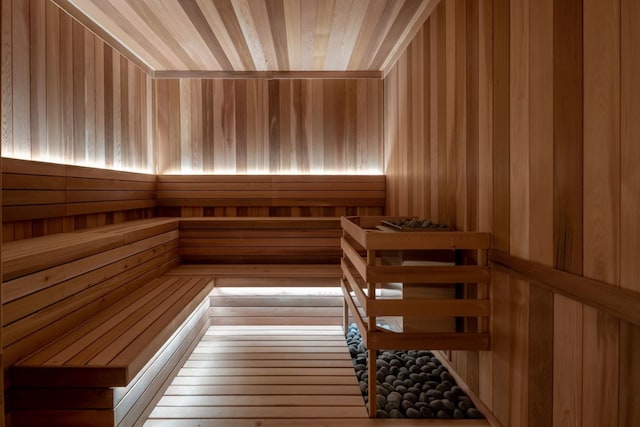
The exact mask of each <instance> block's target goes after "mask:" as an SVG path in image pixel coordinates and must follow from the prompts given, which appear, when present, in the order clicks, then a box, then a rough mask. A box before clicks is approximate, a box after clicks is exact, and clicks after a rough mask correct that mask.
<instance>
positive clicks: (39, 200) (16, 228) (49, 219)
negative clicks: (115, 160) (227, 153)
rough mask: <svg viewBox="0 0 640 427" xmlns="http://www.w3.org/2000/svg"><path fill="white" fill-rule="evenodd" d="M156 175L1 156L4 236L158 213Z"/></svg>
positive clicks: (8, 238)
mask: <svg viewBox="0 0 640 427" xmlns="http://www.w3.org/2000/svg"><path fill="white" fill-rule="evenodd" d="M155 206H156V176H155V175H149V174H142V173H132V172H121V171H113V170H105V169H96V168H89V167H80V166H70V165H60V164H54V163H43V162H34V161H28V160H17V159H9V158H3V159H2V221H3V236H2V238H3V240H4V241H5V242H6V241H13V240H20V239H25V238H30V237H37V236H43V235H48V234H55V233H62V232H70V231H76V230H80V229H85V228H90V227H96V226H101V225H107V224H114V223H120V222H124V221H131V220H136V219H141V218H150V217H153V216H154V209H155Z"/></svg>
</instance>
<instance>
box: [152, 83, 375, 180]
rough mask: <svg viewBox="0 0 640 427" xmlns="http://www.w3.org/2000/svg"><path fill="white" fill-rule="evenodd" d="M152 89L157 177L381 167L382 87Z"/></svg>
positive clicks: (182, 85) (289, 85) (262, 85)
mask: <svg viewBox="0 0 640 427" xmlns="http://www.w3.org/2000/svg"><path fill="white" fill-rule="evenodd" d="M168 87H171V88H174V90H175V92H172V91H171V90H170V91H169V95H168V96H167V88H168ZM154 91H155V98H156V105H155V114H156V116H157V117H156V129H155V138H156V140H157V141H158V144H159V146H160V149H159V156H160V159H159V170H160V172H161V173H166V172H169V171H171V172H173V173H175V172H181V171H182V172H185V173H211V172H218V173H236V172H237V173H260V172H261V173H270V172H271V173H282V172H285V173H286V172H296V173H336V172H338V173H340V172H352V173H354V172H355V173H357V172H363V173H371V172H376V171H381V169H382V165H381V163H382V156H381V154H380V152H381V149H382V111H381V103H382V82H381V81H376V80H369V79H355V80H340V79H328V80H297V79H292V80H286V79H282V80H263V79H242V80H207V79H156V80H155V81H154ZM167 123H168V124H167ZM167 150H168V151H167Z"/></svg>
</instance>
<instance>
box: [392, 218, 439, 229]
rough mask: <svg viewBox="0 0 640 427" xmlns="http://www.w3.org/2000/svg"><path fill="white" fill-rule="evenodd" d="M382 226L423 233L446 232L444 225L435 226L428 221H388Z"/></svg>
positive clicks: (413, 219) (411, 219)
mask: <svg viewBox="0 0 640 427" xmlns="http://www.w3.org/2000/svg"><path fill="white" fill-rule="evenodd" d="M383 224H386V225H390V226H392V227H393V228H397V229H399V230H414V231H415V230H424V231H448V230H449V226H448V225H446V224H436V223H435V222H432V221H431V220H430V219H415V218H409V219H388V220H385V221H384V222H383Z"/></svg>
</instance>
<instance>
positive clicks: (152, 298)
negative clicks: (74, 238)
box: [9, 276, 213, 426]
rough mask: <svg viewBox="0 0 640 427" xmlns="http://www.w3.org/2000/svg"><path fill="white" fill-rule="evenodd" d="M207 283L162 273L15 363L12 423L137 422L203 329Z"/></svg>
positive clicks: (12, 384)
mask: <svg viewBox="0 0 640 427" xmlns="http://www.w3.org/2000/svg"><path fill="white" fill-rule="evenodd" d="M212 288H213V285H212V281H211V280H210V279H209V278H202V277H180V276H161V277H159V278H157V279H154V280H151V281H150V282H149V283H148V284H146V285H144V286H142V287H140V288H138V289H136V290H135V291H134V292H132V293H130V294H129V295H128V296H127V298H124V299H121V300H119V301H117V302H116V303H114V304H112V305H110V306H109V307H107V308H106V309H104V310H103V311H101V312H99V313H98V314H97V315H95V316H94V317H92V318H90V319H89V320H87V321H86V322H84V323H83V324H81V325H80V326H78V327H77V328H75V329H73V330H72V331H70V332H69V333H67V334H65V335H63V336H62V337H60V338H58V339H56V340H55V341H53V342H52V343H51V344H49V345H47V346H45V347H43V348H42V349H40V350H38V351H36V352H34V353H32V354H31V355H29V356H28V357H25V358H24V359H22V360H20V361H19V362H17V363H16V364H15V365H13V366H12V368H11V372H10V382H11V388H10V390H9V405H10V408H11V424H12V425H13V426H37V425H43V426H44V425H46V426H70V425H91V426H131V425H134V424H135V423H136V422H139V421H143V420H144V417H146V415H147V414H148V413H149V412H150V411H151V409H152V408H153V405H155V403H156V402H157V400H158V399H159V398H160V397H161V395H162V393H163V392H164V389H165V388H166V387H167V386H168V383H169V382H170V380H171V379H172V378H173V376H174V374H175V372H174V371H177V369H179V368H180V367H181V366H182V363H183V362H184V360H185V358H186V357H187V356H188V355H189V354H190V353H191V351H192V350H193V347H194V346H195V344H197V342H198V340H199V339H200V338H201V337H202V335H204V333H205V331H206V329H207V328H208V327H209V317H208V309H209V293H210V292H211V290H212ZM141 418H142V419H141Z"/></svg>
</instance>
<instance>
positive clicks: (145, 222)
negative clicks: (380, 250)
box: [0, 0, 640, 427]
mask: <svg viewBox="0 0 640 427" xmlns="http://www.w3.org/2000/svg"><path fill="white" fill-rule="evenodd" d="M1 23H2V26H1V30H0V31H1V52H0V53H1V59H0V61H1V70H0V74H1V87H2V93H1V117H2V120H1V134H2V151H1V153H2V164H1V172H2V189H1V191H2V239H1V240H2V274H1V276H2V297H1V298H2V304H1V309H0V310H1V311H0V315H1V318H2V329H1V338H2V346H1V350H0V356H1V358H2V366H3V368H4V375H3V376H1V377H0V380H2V381H3V386H2V390H4V393H3V399H2V400H0V408H2V409H3V413H4V415H5V416H4V418H2V419H0V425H7V426H11V425H16V426H19V425H26V426H37V425H87V426H91V425H96V426H102V425H121V426H133V425H142V424H144V422H145V417H147V416H149V414H150V411H151V410H152V409H153V407H154V405H155V404H156V403H157V402H158V400H159V399H160V397H161V392H162V391H163V390H165V389H166V388H167V386H168V385H169V384H170V383H171V379H172V378H173V376H175V375H176V373H177V372H178V371H179V369H180V366H181V364H182V363H184V361H185V360H186V359H185V358H186V357H187V356H188V353H190V352H191V350H193V348H194V346H195V345H196V343H197V341H198V340H199V339H200V338H201V337H202V336H203V334H204V333H205V332H204V331H205V330H207V327H209V326H210V325H215V324H216V322H218V321H219V322H224V319H222V318H220V319H218V318H216V317H211V316H209V313H212V311H211V310H214V309H215V307H213V308H212V307H210V306H209V304H210V299H209V296H208V295H209V294H210V293H211V292H212V291H214V290H216V289H226V288H224V286H228V287H229V288H233V286H234V284H236V285H238V284H239V283H240V282H242V280H244V279H246V280H249V282H246V280H245V282H242V283H244V285H242V286H246V284H247V283H254V284H255V283H258V282H261V283H270V284H271V285H272V286H276V285H280V286H296V282H297V281H300V280H301V278H305V280H307V283H311V284H315V285H317V286H320V287H322V286H324V285H325V284H326V283H327V282H332V283H334V285H335V286H340V279H341V278H342V277H343V273H342V272H341V270H340V260H341V257H342V250H341V246H340V245H341V243H340V237H341V236H342V235H343V234H342V231H341V229H340V221H341V218H342V217H345V218H346V217H358V218H361V219H362V218H368V217H381V216H386V217H416V218H421V219H431V220H432V221H433V222H436V223H440V224H446V225H447V226H449V227H451V228H453V229H455V230H457V231H459V232H465V233H475V232H478V233H489V234H488V235H490V239H491V244H490V248H489V249H488V251H487V253H486V260H485V261H486V265H487V270H488V271H489V274H490V280H488V286H485V287H473V286H470V287H466V288H465V292H466V296H467V297H472V298H481V297H484V298H486V299H487V300H488V301H489V303H487V304H488V305H487V306H486V307H488V308H487V310H488V312H487V314H488V316H487V318H488V320H487V321H486V323H485V324H484V326H485V328H486V334H487V336H488V337H490V339H489V340H488V341H487V343H486V346H485V347H483V349H481V350H478V349H474V350H460V349H450V350H447V349H444V348H443V349H437V348H434V349H433V350H442V351H441V352H440V356H441V357H442V358H443V359H446V362H447V363H448V365H449V366H450V367H451V372H452V373H454V374H455V375H456V377H457V378H458V380H459V382H460V383H461V384H463V385H464V387H465V388H466V389H467V390H468V391H469V392H470V393H471V394H472V395H473V397H474V399H475V401H476V402H477V403H478V405H479V406H478V407H479V408H481V409H482V411H483V412H484V415H485V417H486V419H485V420H482V421H479V420H475V421H472V420H467V421H454V420H450V421H447V420H438V421H415V422H413V424H406V425H422V424H424V425H433V426H445V425H468V426H471V425H474V426H475V425H492V426H504V427H507V426H513V427H524V426H536V427H537V426H597V427H602V426H609V427H614V426H619V427H632V426H640V262H639V260H640V168H639V167H638V165H639V164H640V79H639V76H640V25H639V24H640V2H638V1H637V0H161V1H160V0H112V1H102V0H2V8H1ZM356 252H357V251H356ZM256 266H262V270H260V269H259V268H258V267H256ZM265 266H266V267H265ZM269 266H272V267H273V268H270V267H269ZM276 266H278V268H279V269H280V270H279V271H278V272H277V273H274V271H275V270H277V269H278V268H276ZM283 266H284V267H283ZM198 269H200V270H198ZM218 275H219V277H218ZM243 275H244V276H252V277H244V279H243ZM212 278H213V280H211V279H212ZM251 280H253V282H251ZM242 286H241V285H238V287H242ZM258 304H259V303H258ZM327 310H329V309H327ZM331 310H334V311H335V310H341V309H340V308H337V307H334V308H331ZM320 311H322V310H320ZM320 311H319V312H320ZM338 317H340V315H338ZM91 340H93V341H91ZM89 342H91V344H89ZM428 345H429V344H428V343H425V346H428ZM352 376H353V375H352ZM354 381H355V380H354ZM356 384H357V382H356ZM158 392H160V395H157V393H158ZM329 397H330V396H329ZM229 405H230V406H232V405H233V403H230V404H229ZM361 406H362V408H364V402H363V403H362V404H361ZM316 409H317V408H316ZM193 411H196V409H193ZM324 412H327V411H326V410H325V411H324ZM329 412H330V411H329ZM194 413H195V412H194ZM314 413H316V414H317V418H318V420H314V419H307V420H304V421H300V420H297V421H296V420H289V421H286V420H279V421H278V420H273V419H272V420H270V419H269V417H268V416H261V419H260V420H259V421H256V420H248V419H235V420H227V421H224V422H223V421H220V422H217V423H216V422H215V421H210V422H209V424H207V423H202V424H196V421H193V420H192V421H189V420H188V419H187V420H182V421H179V420H173V421H170V422H168V423H165V424H159V423H158V424H147V425H158V426H159V425H163V426H164V425H166V426H171V425H173V426H187V425H210V426H234V427H242V426H254V425H265V426H287V425H289V426H292V425H304V424H306V425H309V426H370V425H377V424H378V423H379V424H385V425H395V426H402V425H405V424H402V422H404V421H401V420H397V421H395V423H393V422H392V423H389V422H385V421H393V420H382V419H371V420H370V419H368V418H366V413H365V415H364V416H363V418H362V419H347V418H344V419H341V418H342V416H341V415H340V413H338V412H336V413H335V414H330V418H332V421H329V420H325V421H322V420H320V418H322V417H323V416H325V418H326V414H321V413H319V412H318V411H317V410H316V412H314ZM314 417H316V416H310V417H308V418H314ZM187 418H188V417H187ZM299 418H303V417H302V416H300V417H299ZM190 422H191V424H190ZM225 422H226V423H225ZM430 423H431V424H430Z"/></svg>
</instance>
